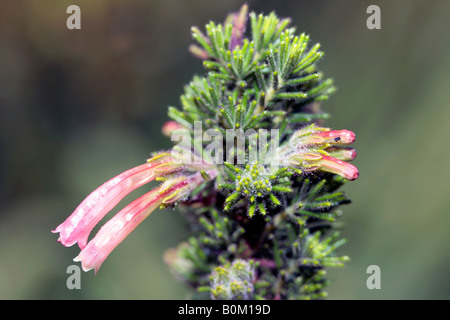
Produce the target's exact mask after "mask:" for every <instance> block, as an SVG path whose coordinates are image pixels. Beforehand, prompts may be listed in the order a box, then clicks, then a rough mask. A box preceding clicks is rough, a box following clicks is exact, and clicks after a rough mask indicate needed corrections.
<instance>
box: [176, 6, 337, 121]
mask: <svg viewBox="0 0 450 320" xmlns="http://www.w3.org/2000/svg"><path fill="white" fill-rule="evenodd" d="M244 10H246V9H244ZM241 15H242V12H241ZM249 17H250V27H251V30H250V34H249V38H243V39H241V40H242V41H238V42H240V44H238V45H236V46H235V47H231V44H233V43H235V42H236V41H233V35H234V34H233V21H234V20H233V19H227V21H226V22H225V23H224V24H223V25H222V24H216V23H214V22H210V23H209V24H207V25H206V32H205V33H203V32H202V31H201V30H200V29H198V28H197V27H193V28H192V36H193V38H194V40H195V41H196V42H197V44H196V45H194V46H192V47H191V51H193V52H194V53H196V54H197V55H198V56H199V57H201V58H202V59H204V60H203V66H204V68H205V69H206V70H207V74H206V75H205V76H203V77H200V76H195V77H194V78H193V80H192V81H191V83H190V84H189V85H187V86H186V87H185V92H184V94H183V95H182V96H181V105H182V111H179V110H177V109H176V108H175V107H170V109H169V116H170V117H171V118H172V119H173V120H175V121H177V122H179V123H180V124H181V125H183V126H185V127H186V128H192V127H193V123H194V121H202V122H203V123H204V124H206V125H207V126H208V128H215V129H229V128H243V129H244V130H246V129H255V130H256V129H259V128H279V127H281V126H282V125H283V126H285V125H291V124H292V123H295V124H296V125H298V123H307V122H309V121H311V120H313V119H319V118H326V117H327V115H326V114H324V113H320V111H318V110H316V111H314V112H312V111H311V110H308V109H306V108H305V106H306V105H308V104H310V103H312V102H315V101H321V100H326V99H328V97H329V95H330V94H332V93H333V92H334V90H335V88H334V86H333V81H332V80H331V79H325V80H324V79H323V74H322V73H321V72H320V71H318V69H317V62H318V61H319V60H320V58H321V57H322V56H323V52H322V51H320V50H319V49H320V44H315V45H310V39H309V36H308V35H306V34H305V33H302V34H301V35H295V28H288V25H289V23H290V20H289V19H279V18H278V17H277V16H276V15H275V13H273V12H272V13H271V14H269V15H268V16H264V15H262V14H260V15H256V14H255V13H253V12H252V13H250V15H249ZM274 118H277V119H276V121H274V120H275V119H274ZM262 120H267V121H262ZM274 124H275V126H274Z"/></svg>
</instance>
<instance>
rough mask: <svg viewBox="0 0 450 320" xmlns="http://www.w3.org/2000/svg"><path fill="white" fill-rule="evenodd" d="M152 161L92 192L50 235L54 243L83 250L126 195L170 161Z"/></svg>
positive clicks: (153, 177)
mask: <svg viewBox="0 0 450 320" xmlns="http://www.w3.org/2000/svg"><path fill="white" fill-rule="evenodd" d="M153 159H154V161H150V162H148V163H146V164H143V165H140V166H137V167H135V168H132V169H129V170H127V171H125V172H123V173H121V174H119V175H118V176H116V177H114V178H112V179H111V180H109V181H107V182H105V183H104V184H102V185H101V186H100V187H99V188H97V189H96V190H95V191H93V192H92V193H91V194H90V195H89V196H88V197H87V198H86V199H85V200H84V201H83V202H82V203H81V204H80V205H79V206H78V207H77V208H76V209H75V211H74V212H73V213H72V215H71V216H70V217H69V218H67V220H66V221H64V222H63V223H62V224H60V225H59V226H58V227H56V229H55V230H53V231H52V232H53V233H58V232H59V239H58V241H60V242H61V243H62V244H63V245H64V246H66V247H70V246H72V245H74V244H75V243H76V242H78V246H79V247H80V249H83V248H84V247H85V246H86V243H87V239H88V237H89V234H90V233H91V231H92V229H93V228H94V226H95V225H96V224H97V223H98V222H99V221H100V220H101V219H102V218H103V217H104V216H105V215H106V214H107V213H108V212H109V211H110V210H111V209H112V208H113V207H115V206H116V205H117V204H118V203H119V202H120V201H121V200H122V199H123V198H124V197H125V196H126V195H127V194H129V193H130V192H132V191H133V190H135V189H136V188H139V187H140V186H142V185H144V184H146V183H148V182H150V181H152V180H154V179H155V177H156V176H157V175H156V174H155V168H157V167H158V166H159V165H162V164H167V163H170V161H171V157H170V156H169V155H165V154H164V155H160V156H159V157H158V158H156V157H155V158H153Z"/></svg>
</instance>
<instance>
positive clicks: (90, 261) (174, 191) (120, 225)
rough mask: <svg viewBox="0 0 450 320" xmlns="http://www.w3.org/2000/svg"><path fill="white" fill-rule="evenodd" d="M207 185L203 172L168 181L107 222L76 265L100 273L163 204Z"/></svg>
mask: <svg viewBox="0 0 450 320" xmlns="http://www.w3.org/2000/svg"><path fill="white" fill-rule="evenodd" d="M208 174H209V176H210V177H215V175H216V171H215V170H210V171H209V172H208ZM204 181H205V179H204V176H203V175H202V174H201V173H199V172H198V173H195V174H193V175H190V176H181V177H176V178H172V179H168V180H167V181H166V182H165V183H164V184H163V185H162V186H161V187H159V188H156V189H154V190H152V191H150V192H148V193H146V194H144V195H143V196H141V197H140V198H138V199H136V200H134V201H133V202H132V203H130V204H129V205H128V206H126V207H125V208H123V209H122V210H121V211H120V212H119V213H117V214H116V215H115V216H114V217H113V218H111V220H109V221H108V222H106V223H105V225H104V226H103V227H102V228H101V229H100V230H99V232H98V233H97V234H96V235H95V237H94V238H93V239H92V240H91V241H89V243H88V244H87V246H86V247H85V248H84V249H83V250H82V251H81V252H80V254H79V255H78V256H77V257H76V258H75V259H74V261H81V264H82V268H83V270H84V271H89V270H91V269H94V270H95V273H97V271H98V269H99V268H100V266H101V265H102V263H103V262H104V261H105V259H106V257H107V256H108V255H109V254H110V253H111V252H112V251H113V250H114V248H115V247H117V245H119V244H120V243H121V242H122V241H123V240H124V239H125V238H126V237H127V236H128V235H129V234H130V233H131V232H132V231H133V230H134V229H135V228H136V227H137V226H138V225H139V224H140V223H141V222H142V221H144V220H145V218H147V217H148V216H149V215H150V214H151V213H152V212H153V211H154V210H155V209H156V208H158V207H159V206H160V205H161V204H168V203H173V202H175V201H179V200H182V198H183V197H185V196H186V194H188V193H189V191H192V190H193V189H194V188H195V187H197V186H199V185H200V184H201V183H202V182H204Z"/></svg>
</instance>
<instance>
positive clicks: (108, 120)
mask: <svg viewBox="0 0 450 320" xmlns="http://www.w3.org/2000/svg"><path fill="white" fill-rule="evenodd" d="M242 3H243V2H242V1H238V0H229V1H216V0H215V1H206V0H189V1H182V0H165V1H153V0H152V1H138V0H96V1H87V0H77V1H75V0H73V1H66V0H64V1H52V0H40V1H31V0H29V1H27V0H16V1H7V2H6V1H3V2H2V3H1V4H0V299H66V298H70V299H183V298H186V297H187V295H186V294H187V291H186V289H185V288H183V286H182V285H181V284H180V283H178V282H177V281H176V280H175V279H174V278H173V277H172V275H171V274H170V273H169V271H168V269H167V267H166V266H165V264H164V262H163V259H162V255H163V252H164V251H165V250H166V249H167V248H169V247H172V246H175V245H176V244H177V243H178V242H179V241H180V240H182V239H184V237H185V236H186V234H187V233H186V231H185V230H186V229H185V226H184V220H183V218H182V217H181V215H180V214H179V213H177V212H176V211H172V210H166V211H163V212H162V211H158V212H155V213H154V214H153V215H152V216H150V217H149V218H148V219H147V220H146V221H145V222H144V223H143V224H142V225H141V226H139V227H138V228H137V229H136V231H135V232H133V234H132V235H131V236H130V237H128V238H127V239H126V241H124V242H123V243H122V244H121V245H120V246H119V247H118V248H117V249H116V250H115V251H114V253H113V254H111V256H110V257H109V258H108V259H107V261H106V262H105V264H104V265H103V267H102V269H101V270H100V271H99V273H98V274H97V275H94V273H93V272H92V271H91V272H89V273H83V274H82V279H81V281H82V282H81V286H82V289H81V290H68V289H67V288H66V279H67V277H68V274H66V268H67V267H68V266H69V265H71V264H74V263H73V262H72V259H73V257H75V256H76V255H77V254H78V252H79V250H78V249H77V248H76V247H75V246H74V247H71V248H64V247H63V246H61V245H60V244H59V243H57V242H56V239H57V235H55V234H52V233H50V230H51V229H53V228H55V227H56V226H57V225H58V224H59V223H61V222H62V221H63V220H64V219H65V218H66V217H67V216H68V215H69V214H71V212H72V211H73V210H74V209H75V207H76V206H77V205H78V204H79V203H80V202H81V201H82V200H83V198H84V197H85V196H86V195H87V194H88V193H90V192H91V191H92V190H94V189H95V188H96V187H97V186H99V185H100V184H101V183H103V182H104V181H105V180H107V179H109V178H111V177H113V176H114V175H116V174H118V173H120V172H122V171H124V170H126V169H128V168H131V167H133V166H135V165H138V164H140V163H142V162H143V161H145V159H146V157H147V156H148V153H149V152H151V151H156V150H160V149H164V148H168V147H170V146H171V142H170V141H169V140H168V139H167V138H164V137H163V136H162V134H161V131H160V130H161V125H162V124H163V123H164V121H165V120H167V116H166V113H167V106H168V105H177V106H178V105H179V100H178V99H179V95H180V94H181V93H182V90H183V86H184V85H185V84H186V83H188V81H189V80H190V79H191V78H192V76H193V74H195V73H200V72H202V67H201V63H200V62H199V61H197V60H196V59H194V58H193V57H191V56H190V54H189V53H188V51H187V47H188V45H189V44H190V43H191V36H190V27H191V26H192V25H198V26H200V27H202V28H203V26H204V25H205V24H206V23H207V22H208V21H209V20H210V19H212V20H215V21H223V19H224V18H225V16H226V15H227V14H228V13H229V12H231V11H236V10H237V9H238V8H239V7H240V6H241V5H242ZM247 3H248V4H249V5H250V9H251V10H254V11H257V12H264V13H268V12H270V11H272V10H275V11H276V12H277V13H278V14H279V15H280V16H290V17H292V19H293V24H294V25H296V26H297V27H298V31H299V32H301V31H305V32H306V33H309V34H310V35H311V38H312V40H313V41H314V42H320V43H322V48H323V50H324V51H325V53H326V55H325V58H324V59H323V60H322V61H321V62H320V63H319V65H320V67H321V69H322V70H323V71H324V72H325V75H326V76H328V77H332V78H334V80H335V84H336V86H337V87H338V91H337V93H336V94H335V95H334V96H333V97H332V98H331V99H330V100H329V101H327V102H325V103H324V104H323V108H324V109H325V110H326V111H328V112H330V113H331V114H332V118H331V119H330V120H329V121H328V123H327V124H328V125H329V126H330V127H333V128H336V129H343V128H345V129H349V130H353V131H354V132H356V134H357V143H356V148H357V150H358V154H359V155H358V158H357V159H356V160H355V162H354V163H355V164H356V165H357V166H358V168H359V169H360V178H359V179H358V180H357V181H355V182H351V183H348V184H347V185H346V186H345V187H344V190H345V191H346V193H347V195H348V196H349V197H350V198H351V199H352V200H353V203H352V204H351V205H349V206H346V207H344V208H343V209H344V216H343V217H342V218H341V222H343V223H344V229H343V235H344V236H345V237H346V238H348V240H349V242H348V244H347V245H345V246H344V247H343V248H342V249H341V252H342V254H346V255H349V256H350V257H351V261H350V262H349V263H348V264H347V266H346V267H345V268H343V269H338V270H330V276H331V277H332V278H333V279H334V282H333V284H332V285H331V286H330V287H329V293H330V295H329V297H330V298H332V299H449V298H450V277H448V276H447V274H446V271H447V270H448V269H449V266H450V256H449V252H450V241H449V240H450V233H449V226H450V197H449V190H450V189H449V181H450V170H449V164H450V148H448V147H447V145H448V141H449V138H450V93H449V92H450V91H449V88H450V76H449V75H450V59H449V57H450V28H449V25H448V17H449V14H450V2H449V1H447V0H432V1H419V0H416V1H412V0H397V1H366V0H363V1H361V0H352V1H325V0H320V1H319V0H317V1H300V0H295V1H278V0H277V1H275V0H264V1H262V0H249V1H247ZM71 4H77V5H79V6H80V8H81V17H82V21H81V24H82V30H78V31H77V30H75V31H70V30H68V29H67V28H66V19H67V17H68V14H66V8H67V7H68V6H69V5H71ZM370 4H378V5H379V6H380V7H381V18H382V29H381V30H368V29H367V28H366V19H367V17H368V14H366V8H367V7H368V6H369V5H370ZM144 189H146V190H147V189H148V187H144ZM144 191H145V190H139V191H136V192H133V193H132V194H131V195H130V196H129V197H127V198H126V199H125V200H124V201H123V203H121V206H122V205H125V204H126V203H128V202H129V201H130V200H131V199H134V198H136V197H137V196H138V195H139V193H142V192H144ZM116 211H117V210H116ZM110 216H111V215H110ZM110 216H108V217H110ZM372 264H376V265H378V266H380V268H381V290H368V289H367V287H366V279H367V277H368V275H367V274H366V268H367V267H368V266H369V265H372Z"/></svg>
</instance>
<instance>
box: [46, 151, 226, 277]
mask: <svg viewBox="0 0 450 320" xmlns="http://www.w3.org/2000/svg"><path fill="white" fill-rule="evenodd" d="M199 166H200V167H201V165H197V166H196V168H194V170H190V169H191V168H189V167H188V166H185V165H181V164H177V163H176V162H175V161H174V159H173V158H172V157H171V155H170V154H169V153H161V154H159V155H157V156H155V157H153V158H151V159H149V160H148V161H147V163H145V164H143V165H140V166H137V167H135V168H132V169H129V170H127V171H125V172H123V173H121V174H119V175H118V176H116V177H114V178H113V179H111V180H109V181H107V182H105V183H104V184H103V185H101V186H100V187H99V188H97V189H96V190H95V191H93V192H92V193H91V194H90V195H89V196H88V197H87V198H86V199H85V200H84V201H83V202H82V203H81V204H80V205H79V206H78V207H77V208H76V210H75V211H74V212H73V213H72V215H71V216H69V217H68V218H67V220H66V221H64V222H63V223H62V224H60V225H59V226H58V227H57V228H56V229H55V230H53V231H52V232H53V233H59V239H58V241H59V242H61V243H62V244H63V245H64V246H66V247H68V246H72V245H74V244H75V243H78V246H79V247H80V249H81V252H80V254H79V255H78V256H77V257H76V258H75V259H74V261H81V263H82V268H83V270H84V271H88V270H91V269H94V270H95V272H97V271H98V269H99V268H100V266H101V265H102V263H103V261H104V260H105V259H106V257H107V256H108V255H109V254H110V253H111V251H112V250H113V249H114V248H115V247H116V246H117V245H118V244H119V243H120V242H122V241H123V240H124V239H125V238H126V237H127V236H128V235H129V234H130V233H131V232H132V231H133V230H134V229H135V228H136V227H137V226H138V225H139V224H140V223H141V222H142V221H143V220H144V219H145V218H147V217H148V216H149V215H150V214H151V213H152V212H153V211H154V210H155V209H156V208H158V207H159V206H160V205H162V204H171V203H176V202H178V201H181V200H183V199H184V198H185V197H186V196H187V195H189V193H190V192H191V191H192V190H193V189H195V188H196V187H198V186H200V185H201V184H202V183H204V182H205V180H206V179H208V178H211V179H212V178H214V177H215V176H216V174H217V173H216V170H215V169H213V168H211V167H210V166H207V165H205V166H204V169H205V171H204V172H206V174H202V172H201V171H199V170H198V169H199V168H198V167H199ZM158 177H164V178H163V179H164V180H165V181H164V183H163V184H162V185H161V186H159V187H157V188H155V189H153V190H151V191H150V192H148V193H146V194H144V195H143V196H141V197H139V198H138V199H136V200H134V201H133V202H131V203H130V204H129V205H127V206H126V207H125V208H123V209H122V210H120V211H119V212H118V213H117V214H116V215H115V216H114V217H113V218H111V219H110V220H109V221H108V222H106V223H105V225H103V226H102V227H101V229H100V230H99V231H98V233H97V234H96V235H95V237H94V238H92V239H91V240H90V241H89V242H88V237H89V235H90V233H91V231H92V229H93V228H94V227H95V225H97V224H98V223H99V221H100V220H101V219H102V218H103V217H104V216H105V215H106V214H107V213H108V212H109V211H110V210H111V209H113V208H114V207H115V206H116V205H117V204H118V203H119V202H120V201H121V200H122V199H123V198H124V197H125V196H126V195H128V194H129V193H130V192H132V191H133V190H135V189H137V188H139V187H141V186H143V185H144V184H147V183H149V182H150V181H153V180H155V179H156V178H158Z"/></svg>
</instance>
